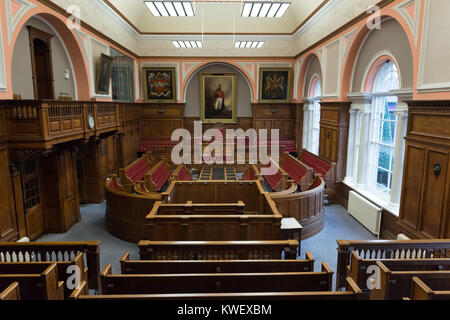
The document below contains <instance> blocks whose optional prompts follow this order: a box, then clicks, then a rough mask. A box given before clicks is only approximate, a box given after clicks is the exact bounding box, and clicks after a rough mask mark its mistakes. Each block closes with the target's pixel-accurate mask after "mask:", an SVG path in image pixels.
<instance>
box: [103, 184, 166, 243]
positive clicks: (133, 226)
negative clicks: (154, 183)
mask: <svg viewBox="0 0 450 320" xmlns="http://www.w3.org/2000/svg"><path fill="white" fill-rule="evenodd" d="M111 180H112V178H107V179H106V182H105V198H106V213H105V219H106V228H107V229H108V231H109V232H110V233H111V234H112V235H113V236H115V237H117V238H119V239H122V240H125V241H130V242H136V243H137V242H139V241H140V240H142V239H145V238H146V237H147V226H146V219H145V217H146V216H147V215H148V213H149V212H150V211H151V210H152V209H153V206H154V204H155V202H156V201H161V199H162V196H161V194H159V193H147V194H146V195H145V196H143V195H138V194H132V193H127V192H123V191H120V190H116V189H113V188H111V186H110V182H111Z"/></svg>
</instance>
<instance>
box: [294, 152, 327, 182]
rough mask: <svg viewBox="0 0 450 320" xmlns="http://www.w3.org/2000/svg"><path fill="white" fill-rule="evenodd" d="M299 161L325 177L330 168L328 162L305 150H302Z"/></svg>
mask: <svg viewBox="0 0 450 320" xmlns="http://www.w3.org/2000/svg"><path fill="white" fill-rule="evenodd" d="M300 161H301V162H303V163H304V164H306V165H307V166H310V167H311V168H313V169H314V172H316V173H318V174H320V175H322V177H325V176H326V175H327V174H328V172H330V170H331V164H330V163H328V162H326V161H325V160H322V159H320V158H319V157H318V156H315V155H313V154H312V153H309V152H307V151H303V152H302V154H301V158H300Z"/></svg>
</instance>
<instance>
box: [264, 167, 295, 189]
mask: <svg viewBox="0 0 450 320" xmlns="http://www.w3.org/2000/svg"><path fill="white" fill-rule="evenodd" d="M271 161H272V163H273V165H275V166H276V167H277V169H278V170H277V173H276V174H273V175H261V176H262V177H263V178H264V179H265V180H266V181H267V184H268V185H269V187H270V188H271V190H272V191H273V192H278V191H282V190H285V189H287V187H288V177H289V175H288V174H287V173H286V172H285V171H284V170H283V169H281V168H280V166H279V165H278V164H277V163H276V162H275V161H273V160H271ZM264 167H266V168H268V167H270V165H265V166H262V167H261V168H264ZM259 173H261V172H259Z"/></svg>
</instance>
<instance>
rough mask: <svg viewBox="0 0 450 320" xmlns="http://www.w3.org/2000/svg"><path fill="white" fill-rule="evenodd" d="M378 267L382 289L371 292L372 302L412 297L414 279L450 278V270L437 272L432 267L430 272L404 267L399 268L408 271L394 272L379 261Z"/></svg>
mask: <svg viewBox="0 0 450 320" xmlns="http://www.w3.org/2000/svg"><path fill="white" fill-rule="evenodd" d="M376 265H377V266H378V267H379V270H380V275H379V277H380V289H373V290H371V291H370V299H371V300H401V299H402V298H403V297H410V294H411V290H412V278H413V277H419V278H421V279H422V281H428V280H431V281H432V280H436V281H437V280H438V279H441V278H443V277H445V278H448V277H450V270H444V271H441V270H435V267H436V266H431V267H430V269H428V270H423V269H422V270H414V267H412V270H411V269H408V267H407V266H404V267H397V268H398V269H400V270H402V269H406V270H402V271H392V270H391V269H390V268H388V267H387V266H386V265H385V264H384V263H383V262H381V261H377V262H376ZM397 268H396V269H397Z"/></svg>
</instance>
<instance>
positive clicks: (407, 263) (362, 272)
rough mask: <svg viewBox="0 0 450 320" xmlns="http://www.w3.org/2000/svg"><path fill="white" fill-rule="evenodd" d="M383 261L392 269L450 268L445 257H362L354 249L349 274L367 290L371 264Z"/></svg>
mask: <svg viewBox="0 0 450 320" xmlns="http://www.w3.org/2000/svg"><path fill="white" fill-rule="evenodd" d="M377 261H381V262H382V263H383V264H384V265H385V266H386V267H388V268H389V269H390V270H391V271H408V270H416V271H420V270H423V271H433V270H436V271H437V270H450V258H443V259H440V258H438V259H362V258H361V257H360V256H359V255H358V254H357V253H356V252H355V251H352V255H351V263H350V266H349V268H348V269H349V272H348V276H350V277H351V278H352V279H353V280H354V281H355V282H356V284H357V285H358V286H359V287H360V288H361V289H362V290H366V289H368V288H367V280H368V278H369V277H370V276H371V275H372V273H373V270H371V269H370V267H371V266H376V262H377Z"/></svg>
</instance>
